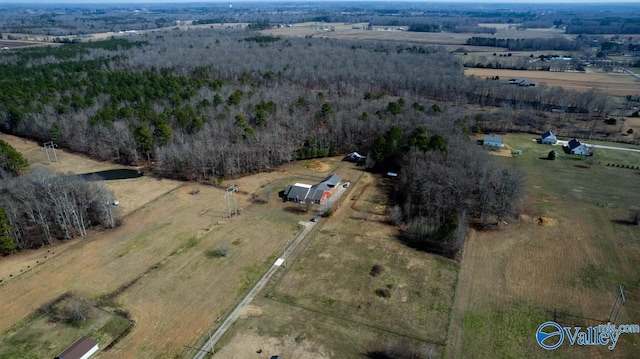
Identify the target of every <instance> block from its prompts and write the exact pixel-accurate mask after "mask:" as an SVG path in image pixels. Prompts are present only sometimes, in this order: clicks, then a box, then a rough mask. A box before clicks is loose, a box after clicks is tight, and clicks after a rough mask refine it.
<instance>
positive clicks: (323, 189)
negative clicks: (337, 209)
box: [283, 174, 342, 204]
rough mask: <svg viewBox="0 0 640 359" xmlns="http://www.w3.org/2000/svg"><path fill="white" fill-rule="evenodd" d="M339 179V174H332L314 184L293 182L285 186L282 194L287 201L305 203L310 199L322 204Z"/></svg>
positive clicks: (312, 201)
mask: <svg viewBox="0 0 640 359" xmlns="http://www.w3.org/2000/svg"><path fill="white" fill-rule="evenodd" d="M341 180H342V179H341V178H340V176H338V175H336V174H332V175H329V176H328V177H327V178H325V179H324V180H323V181H322V182H320V183H317V184H314V185H310V184H304V183H295V184H293V185H289V186H287V188H286V189H285V190H284V192H283V196H284V199H286V200H287V201H289V202H295V203H305V202H307V201H310V202H311V203H315V204H322V203H324V201H326V200H327V198H329V197H330V196H331V189H332V188H335V187H337V186H338V185H339V184H340V181H341Z"/></svg>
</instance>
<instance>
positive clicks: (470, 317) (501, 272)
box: [447, 134, 640, 358]
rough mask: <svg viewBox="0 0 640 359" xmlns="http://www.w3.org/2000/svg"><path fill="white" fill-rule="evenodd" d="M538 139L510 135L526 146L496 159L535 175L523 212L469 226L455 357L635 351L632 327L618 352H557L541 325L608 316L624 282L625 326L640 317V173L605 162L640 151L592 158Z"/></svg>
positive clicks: (509, 140) (510, 141)
mask: <svg viewBox="0 0 640 359" xmlns="http://www.w3.org/2000/svg"><path fill="white" fill-rule="evenodd" d="M536 137H537V136H535V135H527V134H522V135H507V136H505V143H506V144H507V145H509V146H510V147H511V148H517V149H522V150H523V152H522V154H521V155H520V156H517V157H496V160H498V161H500V162H503V163H504V164H505V165H509V166H515V167H517V168H520V169H521V170H522V171H523V172H524V173H525V174H526V182H527V186H526V197H525V202H524V203H523V205H522V215H521V217H520V218H519V220H517V221H515V222H511V223H508V224H504V225H503V226H502V228H501V229H499V230H494V231H471V232H470V234H469V237H468V240H467V242H466V245H465V251H464V254H463V258H462V263H461V269H460V273H459V281H458V287H457V290H456V298H455V304H454V310H453V314H452V320H451V327H450V336H449V343H448V344H449V345H448V351H447V357H450V358H458V357H469V356H473V357H476V358H485V357H486V358H495V357H505V356H512V357H525V356H526V357H532V358H538V357H539V358H543V357H544V358H546V357H549V355H551V356H552V357H563V358H564V357H568V358H584V357H592V358H599V357H602V356H609V355H613V356H614V357H617V358H626V357H632V356H633V353H635V352H637V345H638V344H639V343H640V337H638V335H634V334H623V335H622V336H621V340H620V342H619V343H618V345H617V347H616V348H615V350H614V351H613V352H609V350H608V349H606V348H604V347H592V348H588V347H578V346H575V347H571V346H570V345H568V344H566V343H565V344H564V345H563V346H562V347H560V348H559V349H556V350H555V351H553V352H552V353H550V352H548V351H546V350H544V349H542V348H540V347H539V346H538V344H537V343H536V342H535V331H536V329H537V327H538V325H540V324H541V323H543V322H545V321H547V320H556V321H557V322H559V323H561V324H562V325H569V326H582V327H585V326H589V325H597V324H602V322H603V321H604V322H605V323H606V321H607V320H608V319H609V315H610V313H611V309H612V307H613V305H614V302H615V299H616V293H617V289H618V286H619V285H620V284H622V283H626V284H627V288H628V290H629V298H630V300H629V301H627V303H626V305H625V307H624V308H623V309H622V311H621V312H620V316H619V318H618V324H627V323H638V322H640V291H639V290H638V289H639V288H638V287H639V286H640V271H639V269H638V265H637V264H638V262H639V261H640V231H639V228H638V227H637V226H633V225H631V223H630V218H631V214H632V213H633V212H634V211H637V210H640V205H639V204H638V203H639V202H638V201H639V200H640V197H639V195H638V193H640V181H639V180H638V179H639V178H640V171H637V170H631V169H627V168H624V169H623V168H612V167H608V166H606V162H637V161H638V157H637V156H636V155H635V154H631V153H624V152H622V151H615V150H605V149H599V150H598V152H596V155H595V156H594V161H593V163H591V164H590V162H589V161H586V160H585V158H583V157H579V156H572V155H566V154H564V153H562V150H561V149H560V148H559V147H555V146H551V145H541V144H537V143H536V142H535V141H532V139H535V138H536ZM610 145H612V146H616V145H617V144H610ZM551 150H556V151H557V152H559V157H558V158H557V159H556V160H555V161H549V160H545V159H544V158H545V157H546V156H547V154H548V152H549V151H551ZM623 153H624V154H623Z"/></svg>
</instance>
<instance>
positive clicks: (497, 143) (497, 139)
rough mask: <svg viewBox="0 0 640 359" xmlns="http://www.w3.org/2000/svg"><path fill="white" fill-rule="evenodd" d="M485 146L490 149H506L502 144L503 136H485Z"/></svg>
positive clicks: (483, 142)
mask: <svg viewBox="0 0 640 359" xmlns="http://www.w3.org/2000/svg"><path fill="white" fill-rule="evenodd" d="M482 145H483V146H488V147H497V148H502V147H504V143H503V142H502V136H494V135H484V140H483V141H482Z"/></svg>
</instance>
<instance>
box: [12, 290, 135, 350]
mask: <svg viewBox="0 0 640 359" xmlns="http://www.w3.org/2000/svg"><path fill="white" fill-rule="evenodd" d="M63 305H64V301H63V302H62V303H59V304H58V305H57V306H58V307H61V306H63ZM131 325H133V323H132V322H131V321H130V320H128V319H126V318H124V317H122V316H119V315H116V314H114V313H111V312H107V311H105V310H103V309H101V308H99V307H96V306H93V305H90V306H89V307H88V313H87V319H86V320H85V321H84V322H82V323H79V324H67V323H65V322H63V321H52V320H51V316H50V315H49V314H47V313H42V314H39V313H36V314H34V315H33V316H31V317H29V318H27V319H26V320H25V321H23V322H21V323H19V324H18V325H16V326H14V327H13V328H12V330H11V331H9V332H7V333H5V336H4V338H2V340H0V358H2V359H14V358H15V359H42V358H53V357H55V356H56V355H57V354H59V353H60V352H62V351H63V350H64V349H65V348H66V347H67V346H69V345H71V344H72V343H73V342H74V341H76V339H78V338H80V337H82V336H88V337H90V338H92V339H94V340H95V341H97V342H98V346H99V347H100V349H103V348H104V347H105V346H107V345H108V344H109V343H111V342H112V341H113V340H114V339H115V338H117V337H118V336H120V335H121V334H122V333H123V332H125V331H126V330H127V329H128V328H129V327H130V326H131Z"/></svg>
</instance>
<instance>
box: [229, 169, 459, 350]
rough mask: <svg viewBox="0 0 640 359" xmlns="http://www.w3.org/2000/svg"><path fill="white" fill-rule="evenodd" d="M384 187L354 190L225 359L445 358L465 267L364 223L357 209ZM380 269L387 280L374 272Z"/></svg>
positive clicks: (381, 223)
mask: <svg viewBox="0 0 640 359" xmlns="http://www.w3.org/2000/svg"><path fill="white" fill-rule="evenodd" d="M384 181H388V180H385V179H382V178H380V177H379V176H378V175H371V174H368V173H364V174H363V175H362V179H360V180H359V181H358V182H357V183H353V184H352V187H350V189H349V190H350V191H351V192H349V193H347V194H346V196H345V201H344V202H343V203H342V205H341V206H340V207H339V208H338V209H337V210H336V212H335V213H334V214H333V216H332V217H330V218H328V219H321V220H320V222H319V224H318V226H319V227H318V228H317V230H316V231H315V233H312V234H311V235H310V241H309V243H308V245H307V247H306V248H305V250H304V251H303V252H302V253H301V255H300V256H299V257H298V258H297V259H296V260H295V261H292V262H290V263H285V267H284V268H283V271H282V272H280V274H279V275H278V276H276V278H275V279H274V280H273V283H272V284H271V285H270V286H268V287H267V288H265V290H264V296H263V297H262V298H259V299H258V300H256V302H254V306H255V307H254V308H253V310H251V311H249V312H248V313H247V315H246V316H245V317H244V318H242V319H240V320H239V321H238V322H236V327H235V328H234V329H233V330H232V332H231V333H228V334H227V336H226V338H225V339H224V341H223V343H221V349H220V351H219V355H221V356H222V357H225V358H227V357H228V358H252V357H254V356H255V355H256V351H257V350H260V349H263V350H265V351H266V350H279V352H278V353H279V354H283V355H284V354H285V353H286V354H287V355H289V356H291V357H296V358H362V357H363V356H365V355H367V353H369V355H374V354H372V352H374V351H377V350H384V349H385V348H386V347H387V345H389V344H394V343H410V344H405V345H414V346H416V347H424V348H428V350H431V352H432V353H436V355H441V354H442V351H443V350H444V342H445V340H446V331H447V327H448V317H449V313H450V308H451V303H452V300H453V291H454V288H455V282H456V276H457V265H456V264H455V263H453V262H450V261H448V260H446V259H442V258H440V257H438V256H434V255H431V254H428V253H423V252H418V251H415V250H413V249H411V248H408V247H407V246H405V245H404V244H402V243H401V242H399V241H398V240H397V239H396V237H395V236H396V231H397V229H396V228H395V227H393V226H390V225H388V224H387V223H386V220H387V219H386V217H385V216H384V213H382V214H377V215H376V216H375V218H374V217H373V216H369V217H367V219H364V218H362V217H361V216H360V212H362V211H361V210H359V209H354V208H352V206H350V205H349V202H352V201H351V198H352V196H353V195H355V194H358V195H359V197H361V198H362V199H363V202H362V203H361V205H362V206H369V205H371V204H376V205H379V204H380V203H379V201H380V199H381V198H383V197H384V193H383V192H381V190H382V188H383V183H382V182H384ZM386 204H387V205H388V203H386ZM356 207H357V206H356ZM376 264H377V265H379V266H381V267H382V268H383V269H382V270H381V271H380V272H377V271H373V272H372V268H373V267H374V265H376ZM231 348H234V349H233V351H232V352H231V350H232V349H231ZM425 350H426V349H425ZM232 353H233V354H235V355H236V356H232V355H231V354H232ZM270 353H271V352H268V351H267V354H270ZM274 354H275V353H274Z"/></svg>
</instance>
